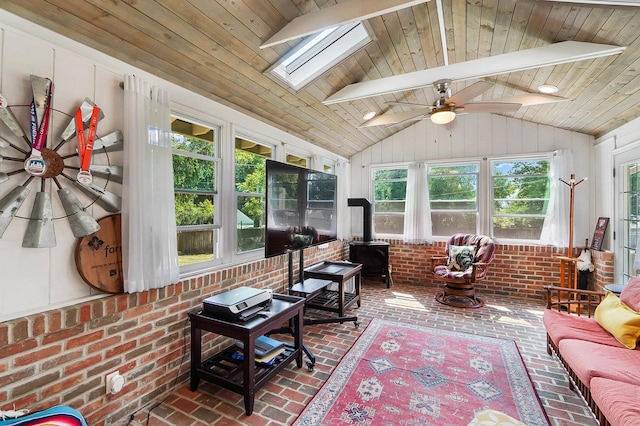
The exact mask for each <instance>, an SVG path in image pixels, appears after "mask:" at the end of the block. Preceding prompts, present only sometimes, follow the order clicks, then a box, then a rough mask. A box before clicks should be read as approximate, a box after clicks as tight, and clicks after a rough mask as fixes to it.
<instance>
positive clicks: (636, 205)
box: [619, 160, 640, 282]
mask: <svg viewBox="0 0 640 426" xmlns="http://www.w3.org/2000/svg"><path fill="white" fill-rule="evenodd" d="M621 189H622V193H621V194H620V196H619V197H620V201H621V206H622V208H621V212H622V221H621V222H622V223H621V231H622V240H621V241H620V244H621V247H620V250H621V252H622V256H620V263H621V269H622V271H621V272H622V279H621V281H620V282H627V281H628V280H629V278H630V277H633V276H636V275H637V273H636V269H635V267H634V260H635V256H636V250H637V243H638V227H639V224H640V202H639V200H640V160H635V161H633V162H630V163H627V164H625V165H624V166H622V176H621Z"/></svg>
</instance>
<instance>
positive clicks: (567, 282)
mask: <svg viewBox="0 0 640 426" xmlns="http://www.w3.org/2000/svg"><path fill="white" fill-rule="evenodd" d="M584 180H585V178H583V179H580V180H579V181H577V182H576V175H575V174H573V173H572V174H571V178H570V179H569V182H567V181H565V180H564V179H562V178H560V182H562V183H564V184H565V185H567V186H568V187H569V194H570V195H569V244H568V246H567V255H566V256H558V259H559V260H560V287H570V288H573V289H577V288H578V266H577V263H578V262H579V261H580V259H578V258H574V257H573V204H574V190H575V187H576V186H578V185H580V184H581V183H582V182H584Z"/></svg>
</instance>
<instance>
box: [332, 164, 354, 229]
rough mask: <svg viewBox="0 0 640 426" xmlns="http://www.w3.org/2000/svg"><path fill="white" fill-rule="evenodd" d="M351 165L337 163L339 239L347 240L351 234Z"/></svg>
mask: <svg viewBox="0 0 640 426" xmlns="http://www.w3.org/2000/svg"><path fill="white" fill-rule="evenodd" d="M350 166H351V165H350V164H349V163H345V162H338V163H336V165H335V174H336V176H337V177H338V194H337V197H338V218H337V219H338V239H340V240H346V239H348V238H349V237H350V236H351V215H350V214H349V213H350V209H349V206H348V205H347V198H349V195H350V191H349V188H351V182H350V179H349V176H350V175H351V173H350V171H351V167H350Z"/></svg>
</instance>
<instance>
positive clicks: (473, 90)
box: [445, 81, 493, 105]
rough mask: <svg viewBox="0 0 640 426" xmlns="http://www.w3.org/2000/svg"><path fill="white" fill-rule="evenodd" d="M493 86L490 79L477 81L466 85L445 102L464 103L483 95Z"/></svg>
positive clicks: (449, 103)
mask: <svg viewBox="0 0 640 426" xmlns="http://www.w3.org/2000/svg"><path fill="white" fill-rule="evenodd" d="M491 87H493V83H489V82H488V81H477V82H475V83H473V84H472V85H471V86H469V87H465V88H464V89H462V90H460V91H459V92H458V93H456V94H455V95H453V96H451V97H450V98H449V99H447V100H446V101H445V104H447V105H451V104H453V105H462V104H464V103H466V102H469V101H470V100H471V99H475V98H477V97H478V96H480V95H482V94H483V93H484V92H486V91H487V90H489V89H491Z"/></svg>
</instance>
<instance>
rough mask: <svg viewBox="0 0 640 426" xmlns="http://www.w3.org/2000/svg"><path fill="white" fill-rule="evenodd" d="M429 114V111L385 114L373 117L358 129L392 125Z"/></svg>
mask: <svg viewBox="0 0 640 426" xmlns="http://www.w3.org/2000/svg"><path fill="white" fill-rule="evenodd" d="M426 114H428V112H427V111H424V110H422V111H416V110H413V111H404V112H397V113H393V114H383V115H379V116H377V117H374V118H372V119H371V120H369V121H367V122H365V123H363V124H361V125H360V126H358V129H361V128H363V127H372V126H390V125H392V124H398V123H402V122H403V121H407V120H411V119H413V118H417V117H420V116H422V115H426Z"/></svg>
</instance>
